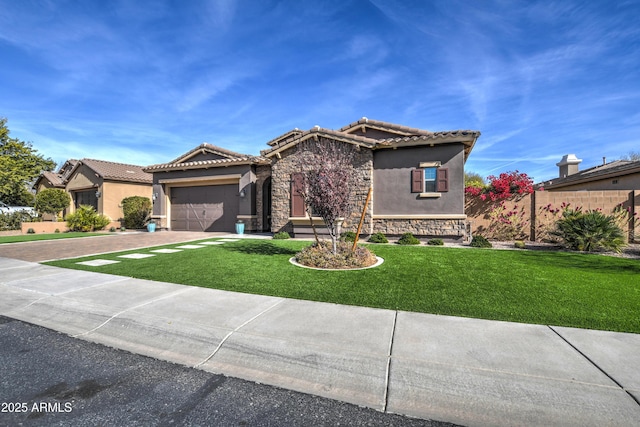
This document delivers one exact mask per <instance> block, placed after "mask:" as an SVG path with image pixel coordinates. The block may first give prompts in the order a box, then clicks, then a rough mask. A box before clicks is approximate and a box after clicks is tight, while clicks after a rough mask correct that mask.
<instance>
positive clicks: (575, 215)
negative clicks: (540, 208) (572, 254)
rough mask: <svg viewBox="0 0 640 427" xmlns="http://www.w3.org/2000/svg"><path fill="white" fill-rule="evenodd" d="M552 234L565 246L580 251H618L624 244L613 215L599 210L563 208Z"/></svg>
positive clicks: (622, 234)
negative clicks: (583, 210)
mask: <svg viewBox="0 0 640 427" xmlns="http://www.w3.org/2000/svg"><path fill="white" fill-rule="evenodd" d="M553 234H554V235H556V236H558V237H560V239H561V240H562V241H563V242H564V245H565V246H566V247H567V248H569V249H572V250H576V251H582V252H595V251H598V250H601V249H604V250H611V251H615V252H620V251H621V250H622V248H623V247H624V246H625V245H626V243H625V241H624V233H623V232H622V230H621V229H620V227H619V226H618V225H617V224H616V220H615V218H614V216H613V215H605V214H603V213H602V212H600V211H586V212H582V211H581V210H579V209H578V210H574V209H565V211H564V212H563V213H562V218H561V219H559V220H558V221H557V222H556V230H555V231H554V232H553Z"/></svg>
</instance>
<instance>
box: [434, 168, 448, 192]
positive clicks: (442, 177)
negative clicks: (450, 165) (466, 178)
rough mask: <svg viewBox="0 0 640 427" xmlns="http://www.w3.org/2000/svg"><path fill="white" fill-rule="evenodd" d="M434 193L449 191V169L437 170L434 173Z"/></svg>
mask: <svg viewBox="0 0 640 427" xmlns="http://www.w3.org/2000/svg"><path fill="white" fill-rule="evenodd" d="M436 191H440V192H445V191H449V169H447V168H438V170H437V172H436Z"/></svg>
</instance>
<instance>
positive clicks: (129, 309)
mask: <svg viewBox="0 0 640 427" xmlns="http://www.w3.org/2000/svg"><path fill="white" fill-rule="evenodd" d="M187 290H188V289H179V290H177V291H174V292H169V293H168V294H164V295H162V296H159V297H157V298H154V299H152V300H149V301H145V302H144V303H142V304H138V305H136V306H133V307H129V308H125V309H124V310H121V311H119V312H117V313H116V314H114V315H113V316H111V317H110V318H108V319H107V320H105V321H104V322H102V323H101V324H99V325H98V326H96V327H95V328H93V329H91V330H89V331H85V332H81V333H79V334H76V335H71V337H72V338H79V337H81V336H83V335H88V334H90V333H92V332H95V331H97V330H98V329H100V328H102V327H103V326H104V325H106V324H107V323H109V322H111V321H112V320H113V319H115V318H116V317H118V316H120V315H121V314H123V313H126V312H128V311H131V310H135V309H138V308H140V307H144V306H145V305H147V304H151V303H154V302H157V301H161V300H163V299H165V298H169V297H172V296H175V295H179V294H181V293H183V292H186V291H187Z"/></svg>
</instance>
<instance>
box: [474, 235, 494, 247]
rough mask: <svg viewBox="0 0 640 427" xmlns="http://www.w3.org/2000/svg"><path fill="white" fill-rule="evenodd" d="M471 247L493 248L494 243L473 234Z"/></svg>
mask: <svg viewBox="0 0 640 427" xmlns="http://www.w3.org/2000/svg"><path fill="white" fill-rule="evenodd" d="M471 247H472V248H492V247H493V245H492V244H491V242H490V241H488V240H487V239H486V238H484V237H483V236H480V235H476V236H473V239H471Z"/></svg>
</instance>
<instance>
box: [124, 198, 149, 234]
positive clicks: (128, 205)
mask: <svg viewBox="0 0 640 427" xmlns="http://www.w3.org/2000/svg"><path fill="white" fill-rule="evenodd" d="M151 209H152V204H151V199H149V198H148V197H142V196H131V197H125V198H124V199H122V212H123V214H124V226H125V227H127V228H144V227H145V226H146V225H147V222H148V221H149V217H150V215H151Z"/></svg>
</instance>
